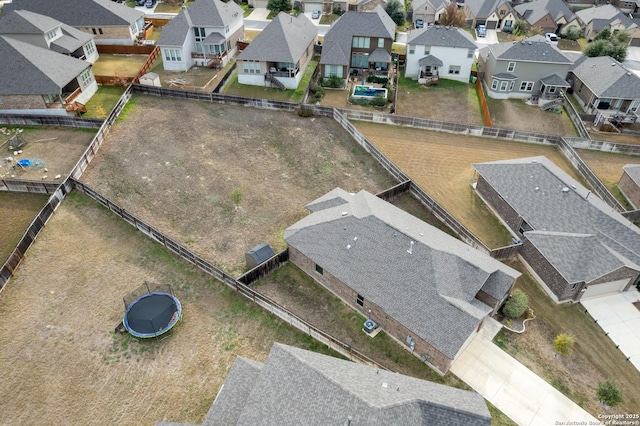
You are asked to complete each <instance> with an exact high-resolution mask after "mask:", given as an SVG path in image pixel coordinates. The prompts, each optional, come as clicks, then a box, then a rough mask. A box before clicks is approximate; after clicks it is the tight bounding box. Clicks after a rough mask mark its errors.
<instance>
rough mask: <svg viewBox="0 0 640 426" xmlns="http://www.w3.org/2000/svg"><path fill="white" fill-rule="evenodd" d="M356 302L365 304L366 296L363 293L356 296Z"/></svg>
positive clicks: (361, 304)
mask: <svg viewBox="0 0 640 426" xmlns="http://www.w3.org/2000/svg"><path fill="white" fill-rule="evenodd" d="M356 303H357V304H358V305H360V306H364V297H363V296H362V295H361V294H359V295H358V297H356Z"/></svg>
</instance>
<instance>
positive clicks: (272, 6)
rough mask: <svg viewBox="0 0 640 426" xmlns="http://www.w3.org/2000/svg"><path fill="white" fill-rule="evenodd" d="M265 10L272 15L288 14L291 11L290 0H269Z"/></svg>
mask: <svg viewBox="0 0 640 426" xmlns="http://www.w3.org/2000/svg"><path fill="white" fill-rule="evenodd" d="M267 9H269V10H270V11H271V12H273V13H274V14H277V13H280V12H283V11H284V12H288V11H290V10H291V1H290V0H269V1H268V3H267Z"/></svg>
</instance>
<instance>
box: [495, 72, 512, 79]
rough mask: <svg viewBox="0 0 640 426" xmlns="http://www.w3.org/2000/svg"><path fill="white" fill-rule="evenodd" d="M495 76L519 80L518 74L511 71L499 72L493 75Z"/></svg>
mask: <svg viewBox="0 0 640 426" xmlns="http://www.w3.org/2000/svg"><path fill="white" fill-rule="evenodd" d="M493 76H494V77H495V78H499V79H502V80H517V79H518V76H517V75H514V74H511V73H510V72H499V73H498V74H494V75H493Z"/></svg>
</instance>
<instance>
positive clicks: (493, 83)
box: [491, 78, 498, 90]
mask: <svg viewBox="0 0 640 426" xmlns="http://www.w3.org/2000/svg"><path fill="white" fill-rule="evenodd" d="M491 90H498V80H496V79H495V78H494V79H493V80H491Z"/></svg>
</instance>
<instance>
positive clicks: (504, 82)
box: [500, 81, 509, 92]
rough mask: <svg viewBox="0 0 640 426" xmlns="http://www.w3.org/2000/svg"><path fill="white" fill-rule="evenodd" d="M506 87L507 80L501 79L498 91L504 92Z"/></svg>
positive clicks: (507, 85) (507, 84)
mask: <svg viewBox="0 0 640 426" xmlns="http://www.w3.org/2000/svg"><path fill="white" fill-rule="evenodd" d="M507 87H509V82H508V81H501V82H500V91H501V92H506V91H507Z"/></svg>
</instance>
